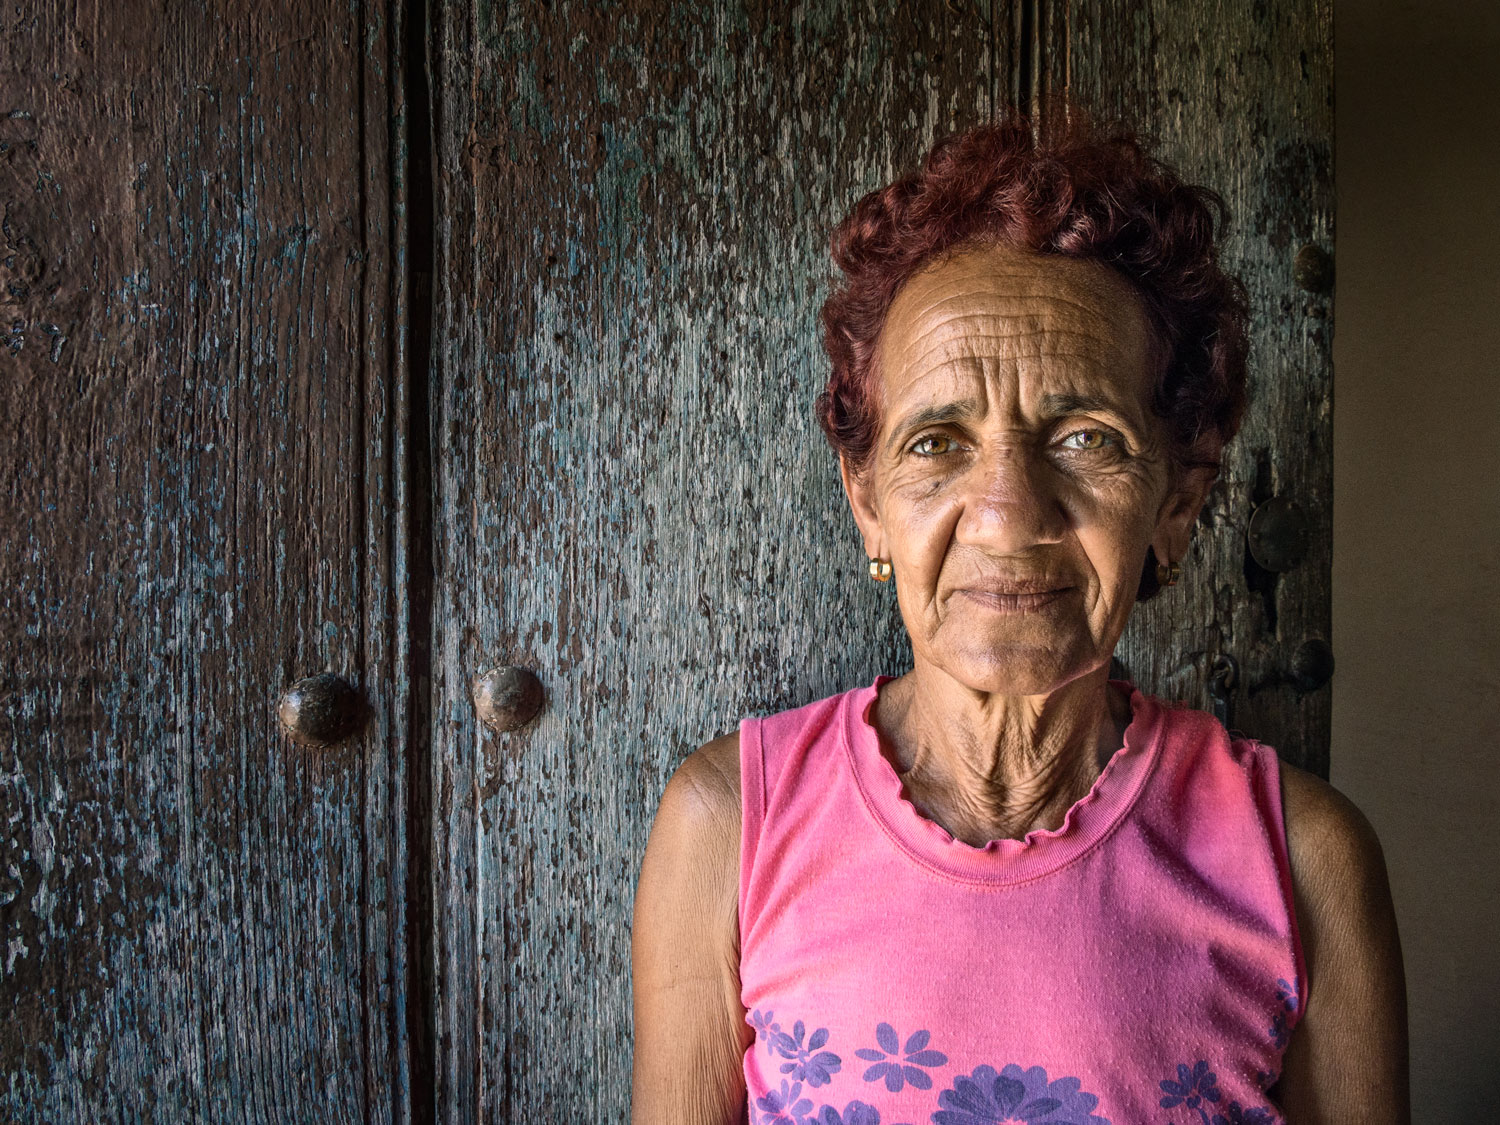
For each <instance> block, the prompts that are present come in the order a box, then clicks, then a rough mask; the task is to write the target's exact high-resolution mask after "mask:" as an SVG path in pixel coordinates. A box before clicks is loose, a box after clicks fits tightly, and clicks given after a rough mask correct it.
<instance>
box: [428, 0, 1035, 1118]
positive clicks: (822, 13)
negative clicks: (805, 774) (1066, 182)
mask: <svg viewBox="0 0 1500 1125" xmlns="http://www.w3.org/2000/svg"><path fill="white" fill-rule="evenodd" d="M879 8H880V6H875V7H871V6H866V5H862V4H852V3H844V2H840V0H817V2H812V3H804V4H800V5H797V6H795V7H793V6H788V5H782V4H764V5H760V4H752V5H744V4H739V3H731V2H726V0H713V2H709V3H693V4H665V3H634V4H619V5H616V4H603V5H594V4H583V3H578V2H554V3H550V4H543V3H510V4H505V3H498V2H494V3H491V2H479V3H475V4H473V5H472V6H469V5H463V4H449V5H445V6H444V9H443V14H442V19H441V26H440V27H439V28H438V29H437V34H438V36H439V42H440V44H441V66H440V71H439V72H440V75H441V80H440V87H439V109H438V112H439V139H438V159H439V191H438V199H437V213H438V215H439V220H440V242H439V260H438V263H437V276H438V278H439V279H440V280H439V289H438V300H439V309H438V322H437V333H436V335H437V339H438V341H439V352H438V355H439V370H438V377H439V378H440V379H441V397H440V399H439V400H438V401H437V402H435V404H434V419H433V441H434V451H435V457H436V463H435V489H436V504H437V508H436V510H437V531H438V535H439V539H438V550H437V571H436V583H437V587H436V588H437V595H438V601H437V605H436V610H435V620H436V633H435V638H434V641H435V656H434V677H435V683H434V691H435V695H436V703H435V712H436V716H437V720H438V721H437V724H436V727H435V732H436V738H437V742H436V743H435V746H434V754H433V761H434V793H435V799H436V802H437V805H436V812H435V817H436V822H435V828H434V831H435V841H436V842H435V845H434V857H435V862H436V864H437V870H436V885H435V890H434V896H435V902H436V903H437V910H436V914H435V918H434V935H435V936H434V944H435V952H436V957H437V968H436V971H437V975H438V981H439V987H438V993H437V997H436V1003H437V1019H438V1028H439V1032H438V1034H439V1043H440V1046H439V1055H438V1065H439V1069H438V1076H437V1104H438V1106H439V1116H440V1118H441V1119H442V1120H445V1121H468V1120H473V1119H475V1118H476V1117H477V1118H478V1119H480V1120H485V1121H531V1120H537V1119H538V1118H539V1117H543V1118H545V1119H547V1120H555V1121H590V1122H592V1121H622V1120H624V1119H625V1117H626V1113H627V1091H628V1074H629V1064H630V1054H631V1037H630V1014H629V960H628V950H629V917H630V904H631V899H632V893H633V888H634V882H635V874H636V869H637V865H638V863H639V857H640V853H641V851H642V848H643V847H644V843H645V837H646V832H647V829H648V826H649V823H650V818H651V815H652V813H653V811H654V809H655V805H656V801H657V798H658V797H659V795H660V793H661V789H662V786H663V784H664V783H665V779H666V777H667V775H668V774H669V773H670V772H671V770H672V769H673V768H674V767H675V766H676V764H677V763H678V762H679V761H681V759H682V757H683V756H684V755H685V754H686V753H687V752H688V751H689V750H690V749H691V748H692V747H693V746H695V745H696V744H698V743H699V742H701V741H703V740H704V739H706V738H707V737H709V736H711V735H713V734H715V733H717V732H720V731H723V730H726V729H729V728H731V727H732V726H733V725H734V723H735V722H736V720H737V719H738V717H739V716H740V715H741V714H743V713H745V712H747V711H769V710H772V709H778V708H782V707H787V706H791V705H794V704H798V703H801V702H804V701H806V700H809V699H813V698H815V697H817V696H821V695H826V694H829V693H832V692H834V691H837V690H840V689H842V688H844V687H847V686H849V685H850V684H853V683H858V682H862V681H868V680H869V679H871V678H872V677H873V676H874V675H875V674H876V673H877V672H880V671H884V670H888V669H890V668H892V667H897V666H900V665H901V664H902V663H903V662H905V661H906V659H907V655H906V646H905V641H904V637H903V634H902V630H901V626H900V622H899V619H898V618H897V615H896V612H895V607H894V601H893V599H892V597H891V593H890V591H889V590H888V589H883V588H881V589H876V588H871V587H873V584H872V583H870V582H869V580H868V578H867V577H866V575H865V565H866V561H865V559H864V557H863V555H862V553H861V550H860V544H859V541H858V539H857V537H856V535H855V532H854V527H853V524H852V522H851V520H850V519H849V517H848V515H847V512H846V508H845V505H844V501H843V499H842V496H841V494H840V491H839V486H838V480H837V474H836V470H835V465H834V462H833V459H832V457H831V456H830V454H829V451H828V449H827V446H826V444H825V443H824V440H823V438H822V435H821V433H820V432H819V431H818V429H817V427H816V425H815V423H814V421H813V419H812V415H811V412H810V404H811V401H812V398H813V396H814V394H815V393H816V391H817V390H818V389H819V387H820V385H821V383H822V380H823V378H824V374H823V360H822V358H821V352H820V349H819V346H818V342H817V336H816V329H815V313H816V309H817V307H818V304H819V303H820V301H821V299H822V296H823V294H824V291H825V284H826V276H827V270H826V266H825V260H826V249H825V246H826V238H827V232H828V230H829V228H830V227H831V225H832V224H833V222H834V221H835V220H836V218H837V217H838V216H839V215H841V214H842V212H843V211H844V210H845V209H846V208H847V207H848V206H849V205H850V204H851V203H852V202H853V201H854V200H855V199H856V198H857V197H858V196H859V195H861V194H862V193H863V192H865V191H866V190H869V189H870V188H872V187H874V186H876V185H877V184H879V183H880V182H882V181H884V180H886V179H888V178H890V177H891V176H892V175H893V174H895V173H896V172H897V171H898V170H900V169H901V168H903V167H905V166H906V165H908V164H909V163H910V162H912V161H913V160H914V159H915V158H916V157H917V155H918V154H919V152H920V151H921V150H922V149H923V148H924V147H925V146H926V145H927V144H928V143H929V142H930V141H931V140H932V138H933V136H934V134H935V132H936V131H938V130H940V129H949V128H953V127H955V126H962V125H968V124H971V123H975V122H978V121H982V120H985V119H986V118H987V117H988V115H989V113H990V107H991V105H992V101H993V97H994V91H995V90H996V89H1000V90H1004V89H1005V88H1006V85H1007V81H1008V79H1007V76H1006V75H1005V74H1003V73H1000V74H997V72H996V69H997V66H1000V67H1004V66H1008V65H1009V60H1010V58H1011V44H1010V40H1009V36H1010V28H1009V24H1008V22H1006V21H1002V25H1001V26H999V27H994V26H992V21H991V17H990V13H989V12H988V11H986V10H985V9H984V8H983V7H980V6H976V5H974V4H970V3H953V4H949V5H942V4H938V5H933V4H920V5H917V4H913V5H898V6H897V7H896V8H895V9H894V10H885V9H881V10H879V11H877V9H879ZM498 663H519V664H524V665H527V666H528V667H531V668H533V669H534V670H535V671H536V672H537V674H538V675H539V676H540V677H541V679H542V681H543V683H544V684H545V685H546V688H547V691H548V696H549V701H548V704H547V707H546V710H545V712H544V713H543V714H542V716H541V717H540V718H539V719H538V720H537V721H536V722H535V723H534V724H533V725H532V726H530V727H528V728H527V729H525V730H523V731H521V732H518V733H515V734H511V735H506V736H492V735H488V734H485V733H483V731H482V730H481V728H479V727H478V725H477V723H476V721H475V718H474V714H473V709H472V706H471V703H470V700H469V680H470V678H471V677H472V676H474V675H475V674H477V673H479V672H481V671H483V670H485V669H486V668H488V667H489V666H492V665H494V664H498Z"/></svg>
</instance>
